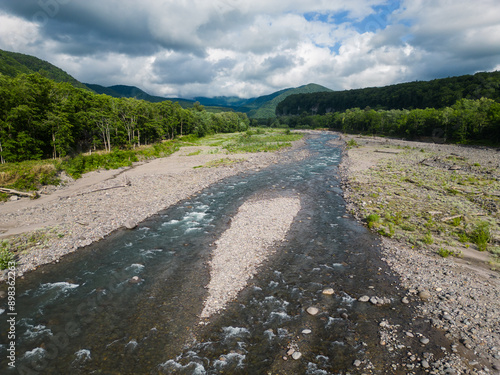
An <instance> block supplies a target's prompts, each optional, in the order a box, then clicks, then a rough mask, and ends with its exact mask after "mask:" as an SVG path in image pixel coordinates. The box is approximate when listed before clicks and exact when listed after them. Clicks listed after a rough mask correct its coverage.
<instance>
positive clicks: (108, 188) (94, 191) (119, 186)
mask: <svg viewBox="0 0 500 375" xmlns="http://www.w3.org/2000/svg"><path fill="white" fill-rule="evenodd" d="M127 186H130V184H125V185H118V186H111V187H107V188H102V189H96V190H91V191H87V192H85V193H79V194H76V195H77V196H78V195H84V194H90V193H96V192H98V191H104V190H111V189H118V188H124V187H127Z"/></svg>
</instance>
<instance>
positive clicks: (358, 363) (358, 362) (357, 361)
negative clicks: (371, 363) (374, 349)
mask: <svg viewBox="0 0 500 375" xmlns="http://www.w3.org/2000/svg"><path fill="white" fill-rule="evenodd" d="M353 365H354V367H359V366H361V361H360V360H359V359H356V360H355V361H354V363H353Z"/></svg>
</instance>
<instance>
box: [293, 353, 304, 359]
mask: <svg viewBox="0 0 500 375" xmlns="http://www.w3.org/2000/svg"><path fill="white" fill-rule="evenodd" d="M300 357H302V353H301V352H295V353H293V354H292V358H293V359H295V360H297V359H300Z"/></svg>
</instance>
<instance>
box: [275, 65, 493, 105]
mask: <svg viewBox="0 0 500 375" xmlns="http://www.w3.org/2000/svg"><path fill="white" fill-rule="evenodd" d="M480 98H488V99H492V100H494V101H496V102H499V101H500V72H492V73H477V74H475V75H465V76H460V77H451V78H444V79H435V80H432V81H425V82H422V81H418V82H410V83H402V84H398V85H391V86H385V87H372V88H364V89H356V90H348V91H333V92H318V93H311V94H301V95H291V96H289V97H287V98H286V99H285V100H283V101H282V102H280V103H279V104H278V105H277V107H276V113H277V114H278V115H300V114H302V113H304V112H305V113H307V114H310V115H312V114H326V113H330V112H342V111H345V110H347V109H350V108H365V107H371V108H374V109H385V110H390V109H416V108H420V109H425V108H444V107H449V106H452V105H453V104H455V103H456V102H457V101H458V100H460V99H480Z"/></svg>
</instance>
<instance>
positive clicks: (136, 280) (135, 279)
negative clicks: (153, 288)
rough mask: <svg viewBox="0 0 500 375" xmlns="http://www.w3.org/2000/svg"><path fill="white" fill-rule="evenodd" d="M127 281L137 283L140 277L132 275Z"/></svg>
mask: <svg viewBox="0 0 500 375" xmlns="http://www.w3.org/2000/svg"><path fill="white" fill-rule="evenodd" d="M128 282H129V283H130V284H139V283H140V282H141V278H140V277H139V276H134V277H132V278H131V279H130V280H129V281H128Z"/></svg>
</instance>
